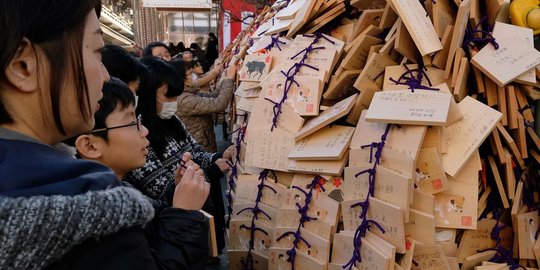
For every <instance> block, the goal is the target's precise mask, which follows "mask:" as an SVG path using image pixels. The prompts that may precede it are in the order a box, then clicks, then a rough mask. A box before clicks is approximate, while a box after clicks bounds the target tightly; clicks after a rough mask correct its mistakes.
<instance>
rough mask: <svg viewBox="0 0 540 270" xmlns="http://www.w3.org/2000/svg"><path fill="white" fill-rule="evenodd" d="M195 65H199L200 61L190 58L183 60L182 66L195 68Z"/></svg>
mask: <svg viewBox="0 0 540 270" xmlns="http://www.w3.org/2000/svg"><path fill="white" fill-rule="evenodd" d="M196 66H201V63H199V61H197V60H191V61H187V62H184V68H185V69H186V70H188V69H192V68H195V67H196Z"/></svg>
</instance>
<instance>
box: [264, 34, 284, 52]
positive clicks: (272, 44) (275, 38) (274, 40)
mask: <svg viewBox="0 0 540 270" xmlns="http://www.w3.org/2000/svg"><path fill="white" fill-rule="evenodd" d="M280 36H281V35H272V42H270V44H268V46H266V47H264V50H266V51H270V50H272V48H274V47H277V48H278V50H280V51H281V47H280V46H279V44H285V42H283V41H281V40H279V37H280Z"/></svg>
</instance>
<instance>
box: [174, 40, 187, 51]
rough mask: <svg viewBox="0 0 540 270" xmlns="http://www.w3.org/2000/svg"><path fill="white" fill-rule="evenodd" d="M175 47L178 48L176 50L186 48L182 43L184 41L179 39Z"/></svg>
mask: <svg viewBox="0 0 540 270" xmlns="http://www.w3.org/2000/svg"><path fill="white" fill-rule="evenodd" d="M176 49H178V52H179V53H181V52H184V51H185V50H186V46H185V45H184V42H182V41H180V42H178V44H176Z"/></svg>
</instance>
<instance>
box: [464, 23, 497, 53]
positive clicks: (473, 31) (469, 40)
mask: <svg viewBox="0 0 540 270" xmlns="http://www.w3.org/2000/svg"><path fill="white" fill-rule="evenodd" d="M482 26H483V27H484V28H485V29H486V30H480V28H481V27H482ZM492 31H493V26H492V25H491V24H489V22H488V21H487V16H484V17H483V18H482V20H480V22H479V23H478V24H477V25H475V26H474V28H472V27H471V26H470V25H469V24H467V28H466V29H465V35H464V39H463V43H462V47H463V48H464V49H465V51H466V52H467V51H468V47H469V46H470V45H471V44H472V46H473V47H475V48H476V49H478V50H480V49H482V48H483V47H484V46H485V45H486V44H488V43H491V45H493V47H494V48H495V50H498V49H499V44H498V43H497V41H496V40H495V37H493V35H492V33H491V32H492ZM478 34H479V35H480V36H481V37H477V35H478Z"/></svg>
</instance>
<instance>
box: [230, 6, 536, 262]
mask: <svg viewBox="0 0 540 270" xmlns="http://www.w3.org/2000/svg"><path fill="white" fill-rule="evenodd" d="M508 2H509V1H502V0H499V1H497V0H487V1H483V0H437V1H431V0H427V1H418V0H387V1H382V0H356V1H355V0H352V1H351V0H349V1H344V0H296V1H288V2H285V1H278V2H277V3H276V4H274V5H273V6H271V7H266V8H265V9H264V11H263V12H262V13H261V14H259V16H258V18H257V19H256V20H254V21H253V22H252V23H251V25H250V26H249V27H248V28H247V29H246V30H244V31H243V32H242V33H241V34H240V35H239V37H238V38H236V39H235V40H234V42H233V43H231V44H230V45H229V46H228V47H227V48H226V49H225V51H224V52H223V53H222V57H223V59H225V61H226V62H227V63H233V62H241V63H242V67H241V69H240V71H239V73H238V79H237V82H236V83H237V90H236V93H235V97H234V100H233V102H232V104H233V113H232V117H231V121H232V124H233V125H232V126H234V128H233V130H235V131H236V132H235V133H234V135H233V142H234V143H235V145H236V146H237V151H236V153H235V155H236V156H235V159H234V160H235V162H234V164H233V170H232V172H233V173H232V175H229V179H230V181H229V190H228V191H227V192H228V193H229V194H230V203H231V212H230V213H229V217H230V219H231V221H230V226H229V231H228V241H229V242H228V248H229V251H228V255H229V269H296V270H299V269H310V270H318V269H321V270H323V269H369V270H372V269H381V270H393V269H447V270H450V269H452V270H454V269H462V270H470V269H485V270H487V269H517V268H518V267H523V268H522V269H538V265H539V264H540V238H539V236H538V235H539V230H540V229H539V228H540V226H539V225H540V216H539V214H540V202H539V201H540V200H539V191H540V181H538V180H539V179H540V176H539V164H540V154H539V153H540V139H539V137H538V127H539V126H540V125H538V124H537V123H536V122H535V119H534V117H533V115H534V108H535V104H536V102H537V100H538V99H540V91H539V90H538V87H539V86H540V84H539V83H538V77H540V69H537V67H538V66H539V65H540V52H538V51H537V50H536V49H535V48H534V44H533V40H534V37H533V31H532V30H531V29H528V28H523V27H518V26H515V25H512V24H511V22H510V20H509V18H508V8H509V3H508ZM535 126H536V127H537V129H536V130H535Z"/></svg>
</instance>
